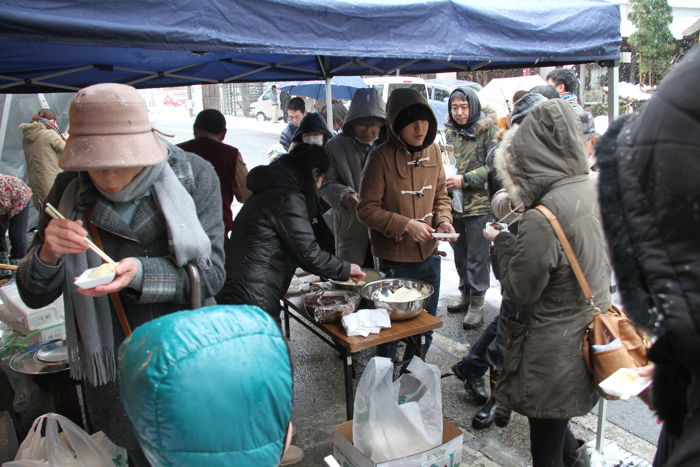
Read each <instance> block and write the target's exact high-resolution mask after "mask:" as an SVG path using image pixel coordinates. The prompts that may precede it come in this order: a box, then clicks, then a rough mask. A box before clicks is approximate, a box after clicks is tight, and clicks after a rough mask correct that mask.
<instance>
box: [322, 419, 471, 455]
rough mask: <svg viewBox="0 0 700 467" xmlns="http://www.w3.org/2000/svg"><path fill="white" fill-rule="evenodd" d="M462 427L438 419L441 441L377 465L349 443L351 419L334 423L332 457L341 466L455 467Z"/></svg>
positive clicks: (460, 442) (461, 441)
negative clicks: (415, 452) (425, 448)
mask: <svg viewBox="0 0 700 467" xmlns="http://www.w3.org/2000/svg"><path fill="white" fill-rule="evenodd" d="M463 443H464V435H463V434H462V430H460V429H459V428H457V426H456V425H455V424H454V423H452V422H451V421H449V420H447V419H446V418H443V419H442V444H441V445H440V446H436V447H434V448H433V449H429V450H427V451H423V452H419V453H418V454H414V455H412V456H407V457H402V458H400V459H393V460H390V461H386V462H381V463H379V464H377V463H375V462H373V461H372V459H370V458H369V457H367V456H365V455H364V454H363V453H362V452H360V450H359V449H357V448H356V447H355V446H353V444H352V420H350V421H349V422H345V423H341V424H340V425H336V427H335V431H334V433H333V457H335V458H336V460H337V461H338V463H339V464H340V465H342V466H343V467H457V466H458V465H459V464H460V463H461V462H462V444H463Z"/></svg>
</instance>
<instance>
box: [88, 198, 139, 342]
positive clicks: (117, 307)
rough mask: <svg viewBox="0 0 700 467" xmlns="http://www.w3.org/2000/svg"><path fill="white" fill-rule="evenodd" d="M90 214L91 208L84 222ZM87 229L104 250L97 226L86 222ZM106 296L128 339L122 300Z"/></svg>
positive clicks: (126, 321) (127, 322) (128, 332)
mask: <svg viewBox="0 0 700 467" xmlns="http://www.w3.org/2000/svg"><path fill="white" fill-rule="evenodd" d="M91 213H92V208H90V209H89V210H88V211H87V212H86V213H85V218H86V220H87V219H88V218H89V217H90V214H91ZM87 227H88V231H89V232H90V237H92V241H93V242H95V245H97V246H98V247H100V249H101V250H104V247H103V246H102V239H101V238H100V232H99V231H98V230H97V226H96V225H95V224H94V223H93V222H92V221H89V220H87ZM108 295H109V301H110V302H111V303H112V308H114V312H115V313H116V315H117V319H118V320H119V325H120V326H121V328H122V332H123V333H124V337H129V336H130V335H131V326H130V325H129V320H128V319H127V318H126V313H125V312H124V306H122V300H121V298H119V294H117V293H111V294H108Z"/></svg>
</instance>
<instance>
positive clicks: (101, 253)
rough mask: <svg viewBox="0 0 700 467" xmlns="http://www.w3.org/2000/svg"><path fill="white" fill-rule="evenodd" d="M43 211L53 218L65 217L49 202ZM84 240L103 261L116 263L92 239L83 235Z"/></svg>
mask: <svg viewBox="0 0 700 467" xmlns="http://www.w3.org/2000/svg"><path fill="white" fill-rule="evenodd" d="M44 211H45V212H46V214H48V215H49V216H51V217H53V218H54V219H65V216H64V215H63V214H61V213H60V212H59V210H58V209H56V208H55V207H53V206H52V205H51V203H46V207H45V208H44ZM85 241H86V242H87V244H88V247H90V249H91V250H92V251H94V252H95V253H97V255H98V256H99V257H100V258H102V259H103V260H105V261H106V262H108V263H109V264H113V265H116V264H117V263H116V262H115V261H114V260H113V259H112V258H110V257H109V255H108V254H107V253H105V252H104V251H102V250H101V249H100V247H98V246H97V245H95V244H94V243H92V240H90V239H89V238H88V237H85Z"/></svg>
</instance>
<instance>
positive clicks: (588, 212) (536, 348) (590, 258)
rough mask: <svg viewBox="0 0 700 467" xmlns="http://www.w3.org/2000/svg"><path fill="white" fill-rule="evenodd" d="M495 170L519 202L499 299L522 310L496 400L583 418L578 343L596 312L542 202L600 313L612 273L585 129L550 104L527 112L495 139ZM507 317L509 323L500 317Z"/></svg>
mask: <svg viewBox="0 0 700 467" xmlns="http://www.w3.org/2000/svg"><path fill="white" fill-rule="evenodd" d="M495 165H496V168H497V170H498V171H499V175H500V176H501V178H502V179H503V182H504V186H505V188H506V189H507V190H508V193H509V195H510V197H511V199H513V200H514V201H513V204H516V205H517V204H519V203H520V201H522V202H524V203H525V206H526V208H527V211H526V212H525V214H524V215H523V217H522V219H521V220H520V222H519V223H518V235H517V237H516V236H515V235H513V234H511V233H510V232H504V233H501V234H499V235H498V236H497V237H496V240H495V242H494V253H495V255H496V260H497V262H498V269H499V271H500V274H501V287H502V289H503V293H504V296H506V297H508V299H510V300H512V301H514V302H516V303H517V304H519V305H521V306H522V307H523V308H522V311H521V312H520V313H519V316H515V317H512V319H508V320H507V328H508V346H507V351H506V355H505V361H504V365H503V366H504V368H503V376H502V378H501V380H500V381H499V385H498V387H497V391H496V399H497V400H498V402H499V403H500V404H502V405H503V406H505V407H508V408H510V409H512V410H515V411H517V412H520V413H522V414H523V415H526V416H528V417H534V418H556V419H567V418H571V417H574V416H578V415H584V414H586V413H588V412H589V411H590V409H591V408H592V407H593V405H594V404H595V401H596V393H595V387H594V385H593V381H592V378H591V376H590V375H589V373H588V371H587V370H586V367H585V365H584V363H583V355H582V351H581V345H582V342H583V336H584V332H585V330H586V327H587V326H588V324H589V323H590V322H591V321H592V319H593V310H592V308H591V306H590V305H589V304H588V303H587V302H586V301H585V299H584V297H583V293H582V292H581V289H580V287H579V284H578V282H577V281H576V277H575V276H574V273H573V271H572V269H571V266H570V265H569V262H568V261H567V259H566V256H565V254H564V251H563V249H562V247H561V244H560V243H559V240H558V239H557V237H556V235H555V234H554V231H553V230H552V227H551V225H550V224H549V222H548V221H547V219H546V218H545V217H544V215H543V214H542V213H540V211H538V210H536V209H532V208H534V207H535V206H537V205H538V204H544V205H545V206H547V207H548V208H549V209H550V210H551V211H552V212H553V213H554V214H555V215H556V216H557V217H558V218H559V222H560V223H561V225H562V227H563V229H564V232H565V233H566V236H567V238H568V239H569V242H570V243H571V245H572V248H573V250H574V253H575V254H576V257H577V258H578V261H579V262H580V264H581V267H582V269H583V272H584V274H585V276H586V278H587V280H588V283H589V284H590V287H591V290H592V291H593V295H594V297H595V302H596V304H597V306H598V307H599V308H600V309H607V308H608V306H609V305H610V290H609V288H610V268H609V265H608V260H607V253H606V248H605V240H604V238H603V231H602V228H601V225H600V220H599V213H598V204H597V202H596V197H595V185H594V182H593V181H591V180H589V178H588V177H587V173H588V169H587V166H586V156H585V155H584V153H583V142H582V138H581V126H580V122H579V120H578V118H577V117H576V114H575V113H574V111H573V110H572V109H571V106H570V105H569V104H567V103H566V102H564V101H562V100H560V99H555V100H551V101H548V102H545V103H544V104H542V105H540V106H539V107H537V108H536V109H534V110H533V111H532V113H531V114H530V116H529V117H528V118H526V119H525V120H523V122H522V124H521V125H520V126H518V127H516V128H513V129H511V130H509V131H508V132H507V133H506V135H505V137H504V138H503V141H502V142H501V143H500V145H499V147H498V149H497V151H496V157H495ZM503 319H506V318H505V317H503Z"/></svg>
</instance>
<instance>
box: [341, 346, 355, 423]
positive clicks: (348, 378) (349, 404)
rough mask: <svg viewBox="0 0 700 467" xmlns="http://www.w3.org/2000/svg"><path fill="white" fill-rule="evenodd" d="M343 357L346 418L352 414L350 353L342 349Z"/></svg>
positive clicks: (350, 418)
mask: <svg viewBox="0 0 700 467" xmlns="http://www.w3.org/2000/svg"><path fill="white" fill-rule="evenodd" d="M343 359H344V360H345V414H346V415H347V417H348V420H352V416H353V408H354V407H353V403H354V402H353V401H354V397H353V387H352V355H351V354H349V353H348V351H347V350H344V349H343Z"/></svg>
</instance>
